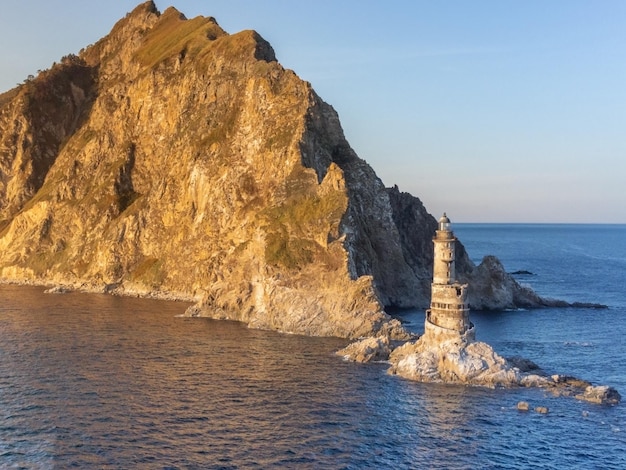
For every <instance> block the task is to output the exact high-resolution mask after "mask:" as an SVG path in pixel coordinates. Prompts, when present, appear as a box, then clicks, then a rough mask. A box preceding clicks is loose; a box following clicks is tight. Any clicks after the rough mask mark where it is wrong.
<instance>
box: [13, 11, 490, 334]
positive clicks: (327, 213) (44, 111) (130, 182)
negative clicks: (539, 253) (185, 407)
mask: <svg viewBox="0 0 626 470" xmlns="http://www.w3.org/2000/svg"><path fill="white" fill-rule="evenodd" d="M435 225H436V223H435V220H434V219H433V217H432V216H430V215H429V214H428V213H427V212H426V210H425V209H424V207H423V206H422V204H421V203H420V202H419V200H418V199H416V198H414V197H412V196H410V195H408V194H404V193H400V192H399V191H398V190H397V188H394V189H386V188H385V187H384V186H383V184H382V182H381V181H380V179H378V178H377V176H376V175H375V173H374V171H373V170H372V169H371V168H370V167H369V166H368V165H367V164H366V163H365V162H364V161H362V160H361V159H359V158H358V156H357V155H356V154H355V153H354V151H353V150H352V149H351V148H350V146H349V144H348V143H347V141H346V140H345V138H344V136H343V132H342V130H341V126H340V123H339V119H338V117H337V114H336V112H335V111H334V110H333V108H332V107H331V106H329V105H328V104H326V103H324V102H323V101H322V100H321V99H320V98H319V97H318V96H317V95H316V94H315V92H314V91H313V90H312V88H311V86H310V84H308V83H306V82H304V81H302V80H300V79H299V78H298V77H297V76H296V75H295V74H294V73H293V72H292V71H289V70H285V69H283V67H281V66H280V64H278V62H277V61H276V58H275V57H274V51H273V49H272V47H271V46H270V45H269V44H268V43H267V42H266V41H265V40H263V39H262V38H261V37H260V36H259V35H258V34H257V33H256V32H254V31H243V32H240V33H237V34H233V35H229V34H227V33H226V32H224V31H223V30H222V29H221V28H220V27H219V26H218V24H217V23H216V22H215V20H214V19H213V18H203V17H198V18H194V19H186V18H185V17H184V16H183V15H182V14H181V13H180V12H178V11H176V10H175V9H174V8H169V9H168V10H166V11H165V12H164V13H163V14H161V13H160V12H158V11H157V9H156V7H155V5H154V4H153V2H151V1H149V2H146V3H144V4H142V5H140V6H138V7H137V8H136V9H135V10H134V11H133V12H132V13H130V14H129V15H127V17H126V18H124V19H122V20H121V21H119V22H118V23H117V24H116V25H115V26H114V28H113V29H112V31H111V33H110V34H109V35H108V36H106V37H105V38H103V39H102V40H100V41H99V42H98V43H96V44H94V45H93V46H90V47H88V48H87V49H86V50H84V51H81V54H80V55H79V56H78V57H77V56H69V57H66V58H64V59H63V60H62V62H61V63H60V64H56V65H54V66H53V67H52V68H51V69H50V70H47V71H44V72H42V73H40V74H39V76H38V77H36V78H34V79H33V80H30V81H28V82H26V83H25V84H24V85H21V86H20V87H18V88H17V89H14V90H11V91H9V92H7V93H5V94H2V95H0V276H1V277H2V278H4V279H10V280H17V281H28V282H41V283H57V284H71V285H74V286H78V287H81V288H83V289H90V290H106V291H117V292H120V293H126V294H138V295H150V294H156V293H161V294H168V295H170V296H174V297H178V298H184V299H194V300H199V301H200V303H199V304H198V305H197V307H196V308H195V309H194V310H193V313H194V314H202V315H210V316H213V317H217V318H231V319H236V320H241V321H244V322H247V323H248V324H250V325H251V326H254V327H260V328H272V329H278V330H282V331H289V332H296V333H304V334H311V335H334V336H344V337H358V336H363V335H369V334H373V333H377V334H378V333H389V332H392V334H395V335H396V336H398V335H401V331H400V330H401V329H400V328H399V327H398V325H397V324H396V323H394V322H392V321H390V318H389V317H388V316H387V315H386V314H385V313H384V310H383V306H387V305H389V306H391V305H393V306H400V307H408V306H424V305H427V303H428V297H429V285H430V276H431V274H430V269H431V265H432V243H431V238H432V234H433V232H434V229H435ZM462 252H463V253H464V251H462ZM459 265H460V266H461V269H460V272H465V273H466V274H467V276H468V278H471V276H472V273H473V272H474V271H475V269H474V266H473V265H472V264H471V262H470V261H469V258H467V255H464V256H463V258H462V259H461V260H460V261H459ZM477 306H479V305H477Z"/></svg>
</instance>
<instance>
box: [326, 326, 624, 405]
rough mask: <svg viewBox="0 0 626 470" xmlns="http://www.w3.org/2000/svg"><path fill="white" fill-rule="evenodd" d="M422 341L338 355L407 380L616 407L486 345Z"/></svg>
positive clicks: (583, 385) (376, 341)
mask: <svg viewBox="0 0 626 470" xmlns="http://www.w3.org/2000/svg"><path fill="white" fill-rule="evenodd" d="M429 338H431V337H429V336H427V335H424V336H422V337H420V338H419V339H417V340H413V341H409V342H405V343H403V344H401V345H399V346H396V347H395V348H394V347H393V342H392V341H390V340H389V338H388V337H378V338H364V339H362V340H360V341H357V342H355V343H352V344H350V345H348V346H347V347H345V348H344V349H342V350H340V351H338V352H337V354H338V355H340V356H343V357H344V358H345V359H346V360H350V361H355V362H363V363H366V362H388V363H389V364H390V367H389V369H388V373H389V374H392V375H397V376H399V377H403V378H406V379H409V380H415V381H419V382H431V383H449V384H458V385H470V386H480V387H489V388H496V387H539V388H543V389H546V390H548V391H550V392H552V393H554V394H555V395H562V396H571V397H574V398H576V399H579V400H584V401H588V402H590V403H597V404H607V405H614V404H617V403H619V402H620V401H621V396H620V394H619V392H618V391H617V390H615V389H614V388H613V387H610V386H606V385H593V384H591V383H590V382H587V381H585V380H581V379H578V378H576V377H572V376H568V375H548V374H547V373H545V372H544V371H543V370H541V369H540V368H539V367H538V366H536V365H535V364H534V363H532V361H528V360H525V359H522V358H519V357H517V358H509V359H506V358H504V357H502V356H500V355H499V354H498V353H497V352H495V351H494V350H493V348H492V347H491V346H489V345H488V344H487V343H483V342H480V341H472V340H466V339H457V340H452V339H449V340H447V341H443V342H441V341H431V340H430V339H429Z"/></svg>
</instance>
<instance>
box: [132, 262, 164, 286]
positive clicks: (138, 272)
mask: <svg viewBox="0 0 626 470" xmlns="http://www.w3.org/2000/svg"><path fill="white" fill-rule="evenodd" d="M129 279H130V280H131V281H133V282H139V283H142V284H144V285H146V286H149V287H151V288H153V289H155V288H157V287H159V286H161V284H163V281H164V280H165V272H164V271H163V261H161V260H160V259H158V258H145V259H144V260H143V261H141V262H140V263H139V264H137V266H135V269H133V271H132V272H131V273H130V276H129Z"/></svg>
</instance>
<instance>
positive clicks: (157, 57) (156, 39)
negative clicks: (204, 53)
mask: <svg viewBox="0 0 626 470" xmlns="http://www.w3.org/2000/svg"><path fill="white" fill-rule="evenodd" d="M224 34H225V33H224V32H223V31H222V29H221V28H220V27H219V26H218V25H217V24H216V23H215V22H214V20H213V19H212V18H205V17H202V16H199V17H197V18H194V19H191V20H187V19H183V18H181V17H180V14H179V13H178V12H177V11H176V10H173V9H168V11H166V12H165V13H164V14H163V15H162V16H161V19H160V20H159V22H158V23H157V25H156V26H155V27H154V28H152V29H151V30H150V31H149V32H148V34H147V35H146V38H145V41H144V44H143V45H142V47H141V48H140V49H139V50H138V51H137V59H138V60H139V61H140V62H141V63H142V64H143V65H145V66H148V67H153V66H155V65H157V64H158V63H160V62H162V61H163V60H165V59H167V58H169V57H172V56H174V55H177V54H181V53H184V54H192V55H193V53H194V52H197V51H199V50H200V49H202V48H203V47H204V46H205V45H206V44H207V43H208V42H209V41H210V40H212V39H215V38H217V37H219V36H222V35H224Z"/></svg>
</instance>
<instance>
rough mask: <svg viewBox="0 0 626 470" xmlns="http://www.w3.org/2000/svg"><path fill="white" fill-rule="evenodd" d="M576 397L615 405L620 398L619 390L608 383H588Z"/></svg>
mask: <svg viewBox="0 0 626 470" xmlns="http://www.w3.org/2000/svg"><path fill="white" fill-rule="evenodd" d="M576 398H578V399H579V400H585V401H588V402H591V403H597V404H601V405H617V404H618V403H619V402H620V401H621V399H622V397H621V396H620V394H619V392H618V391H617V390H615V389H614V388H613V387H609V386H608V385H596V386H593V385H589V386H588V387H587V388H585V391H584V392H583V393H582V394H580V395H576Z"/></svg>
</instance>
